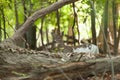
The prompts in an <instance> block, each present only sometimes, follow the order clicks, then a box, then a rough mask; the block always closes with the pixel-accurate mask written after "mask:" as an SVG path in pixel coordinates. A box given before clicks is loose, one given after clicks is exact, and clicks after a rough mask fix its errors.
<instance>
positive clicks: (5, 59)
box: [0, 49, 120, 80]
mask: <svg viewBox="0 0 120 80" xmlns="http://www.w3.org/2000/svg"><path fill="white" fill-rule="evenodd" d="M112 61H113V64H114V71H115V72H116V73H117V72H119V71H120V68H119V66H120V56H116V57H111V58H109V57H105V58H99V59H89V60H86V61H84V62H81V61H79V62H69V61H68V62H63V61H62V60H61V58H60V57H59V58H56V57H53V54H52V53H50V52H46V51H30V50H25V49H23V50H22V49H21V50H10V49H5V50H0V79H3V80H10V79H11V80H14V79H15V80H68V79H70V80H76V79H79V80H82V79H87V77H89V76H91V75H92V76H94V75H98V74H102V73H104V72H105V71H106V72H109V73H111V62H112ZM18 76H19V77H18Z"/></svg>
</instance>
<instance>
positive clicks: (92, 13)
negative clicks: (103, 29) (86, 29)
mask: <svg viewBox="0 0 120 80" xmlns="http://www.w3.org/2000/svg"><path fill="white" fill-rule="evenodd" d="M90 6H91V31H92V41H93V44H96V28H95V12H94V11H95V10H94V0H92V1H90Z"/></svg>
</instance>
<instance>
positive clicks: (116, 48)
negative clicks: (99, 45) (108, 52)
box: [112, 0, 118, 55]
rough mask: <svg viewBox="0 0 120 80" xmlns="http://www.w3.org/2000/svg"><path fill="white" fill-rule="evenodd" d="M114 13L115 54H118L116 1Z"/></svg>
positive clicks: (113, 2) (113, 7)
mask: <svg viewBox="0 0 120 80" xmlns="http://www.w3.org/2000/svg"><path fill="white" fill-rule="evenodd" d="M112 14H113V29H114V54H115V55H116V54H118V47H117V44H118V43H117V34H116V32H117V29H116V17H115V15H116V7H115V1H114V0H113V1H112Z"/></svg>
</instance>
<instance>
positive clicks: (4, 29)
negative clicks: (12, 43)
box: [1, 8, 6, 39]
mask: <svg viewBox="0 0 120 80" xmlns="http://www.w3.org/2000/svg"><path fill="white" fill-rule="evenodd" d="M1 14H2V18H3V31H4V39H6V24H5V22H6V21H5V13H4V8H2V9H1Z"/></svg>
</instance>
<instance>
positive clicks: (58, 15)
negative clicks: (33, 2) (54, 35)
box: [56, 0, 60, 33]
mask: <svg viewBox="0 0 120 80" xmlns="http://www.w3.org/2000/svg"><path fill="white" fill-rule="evenodd" d="M56 1H57V0H56ZM56 17H57V27H58V32H59V33H60V14H59V10H58V9H57V11H56Z"/></svg>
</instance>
